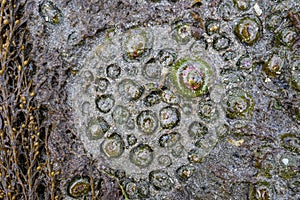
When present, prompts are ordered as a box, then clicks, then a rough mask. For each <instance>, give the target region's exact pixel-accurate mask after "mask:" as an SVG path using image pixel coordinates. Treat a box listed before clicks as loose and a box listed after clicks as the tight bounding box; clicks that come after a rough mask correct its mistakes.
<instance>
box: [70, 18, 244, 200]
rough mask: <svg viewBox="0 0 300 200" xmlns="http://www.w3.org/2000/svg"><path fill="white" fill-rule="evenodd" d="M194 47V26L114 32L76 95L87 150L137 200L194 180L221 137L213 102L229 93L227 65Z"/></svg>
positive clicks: (88, 63) (91, 59)
mask: <svg viewBox="0 0 300 200" xmlns="http://www.w3.org/2000/svg"><path fill="white" fill-rule="evenodd" d="M170 32H171V34H169V33H170ZM158 33H159V34H158ZM108 35H109V36H108ZM119 41H121V42H119ZM196 45H197V41H196V40H195V39H194V38H193V37H192V35H191V26H190V25H189V24H180V25H179V24H176V25H174V26H168V25H166V26H154V27H151V28H145V27H139V28H133V29H130V30H128V31H126V32H125V33H118V32H117V30H113V31H110V32H109V33H108V34H106V36H104V37H103V38H102V39H101V42H100V44H99V45H97V46H95V48H94V50H93V51H92V52H91V53H90V55H89V56H88V57H87V58H86V60H85V66H84V67H83V69H82V70H81V72H80V75H79V76H78V77H77V78H76V79H75V80H74V83H73V86H72V88H71V89H70V94H72V95H71V96H72V98H73V99H72V101H73V105H74V106H75V108H76V110H78V111H79V112H77V115H76V120H78V130H79V131H80V134H81V139H82V141H83V143H84V144H85V148H86V149H87V150H88V152H90V153H91V154H92V155H93V156H94V157H101V158H102V159H104V160H106V161H107V163H109V166H110V167H111V168H113V169H115V170H121V171H124V172H125V174H126V178H125V179H124V178H123V179H124V180H123V179H122V184H123V185H124V188H125V191H126V193H127V194H128V195H129V196H130V197H131V198H139V197H140V198H141V197H144V196H145V195H146V196H149V195H150V193H151V194H152V193H153V192H150V191H152V190H153V191H164V192H170V191H172V190H173V188H174V187H175V186H176V185H180V184H181V181H186V180H188V179H189V177H191V176H192V175H193V172H194V170H195V167H194V166H193V165H194V164H197V163H201V162H202V161H203V160H204V158H205V157H206V156H207V155H208V154H209V152H210V151H211V150H212V148H213V147H214V146H215V145H216V144H217V141H218V136H219V134H223V133H220V131H219V130H218V128H219V127H221V126H223V125H224V124H225V121H224V118H225V112H223V108H222V105H221V104H220V102H215V100H214V99H211V98H210V95H215V96H218V95H219V96H220V95H222V93H224V91H223V89H222V86H221V83H219V81H218V75H217V74H216V70H218V69H217V68H218V67H219V66H218V65H222V59H221V58H220V56H219V55H218V53H217V52H215V53H207V52H205V49H202V50H201V49H199V48H198V47H196ZM200 48H201V47H200ZM195 49H197V50H198V51H202V53H200V54H199V53H197V54H195V53H194V50H195ZM216 87H217V88H218V87H219V89H216V90H215V91H213V89H215V88H216ZM209 91H210V92H209ZM241 112H246V111H244V110H243V111H241ZM140 181H142V183H143V184H142V185H140ZM146 186H147V187H146ZM132 187H137V188H139V187H143V188H144V189H143V192H142V193H140V192H138V191H139V189H136V191H135V192H134V191H133V188H132ZM146 190H149V191H148V192H147V191H146Z"/></svg>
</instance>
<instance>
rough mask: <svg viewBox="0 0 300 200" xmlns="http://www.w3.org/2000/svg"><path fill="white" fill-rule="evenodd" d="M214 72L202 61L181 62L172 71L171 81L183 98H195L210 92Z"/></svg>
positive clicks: (189, 60)
mask: <svg viewBox="0 0 300 200" xmlns="http://www.w3.org/2000/svg"><path fill="white" fill-rule="evenodd" d="M211 77H212V71H211V69H210V67H209V65H208V64H207V63H206V62H204V61H203V60H201V59H182V60H179V61H178V62H177V63H176V64H175V65H174V66H173V67H172V69H171V80H172V82H173V84H174V85H175V86H176V89H177V90H178V92H179V93H180V94H181V96H184V97H188V98H193V97H198V96H201V95H203V94H205V93H206V92H207V91H208V87H209V82H210V78H211Z"/></svg>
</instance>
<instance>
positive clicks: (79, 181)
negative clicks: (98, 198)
mask: <svg viewBox="0 0 300 200" xmlns="http://www.w3.org/2000/svg"><path fill="white" fill-rule="evenodd" d="M90 190H91V185H90V182H89V179H88V178H87V177H82V178H80V177H75V178H73V180H72V181H71V182H70V183H69V186H68V189H67V191H68V194H69V195H70V196H71V197H73V198H80V197H83V196H85V195H87V194H88V193H89V192H90Z"/></svg>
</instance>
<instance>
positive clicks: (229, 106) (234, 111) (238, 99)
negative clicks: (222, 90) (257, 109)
mask: <svg viewBox="0 0 300 200" xmlns="http://www.w3.org/2000/svg"><path fill="white" fill-rule="evenodd" d="M253 111H254V100H253V97H252V96H251V95H250V94H249V93H248V92H246V91H244V90H242V89H240V88H233V89H231V90H230V91H228V96H227V102H226V116H227V117H228V118H230V119H250V118H251V117H252V115H253Z"/></svg>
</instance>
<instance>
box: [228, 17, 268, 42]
mask: <svg viewBox="0 0 300 200" xmlns="http://www.w3.org/2000/svg"><path fill="white" fill-rule="evenodd" d="M261 29H262V26H261V24H260V21H259V20H258V19H257V18H256V17H253V16H246V17H244V18H242V19H241V20H240V21H239V22H238V23H237V25H236V26H235V29H234V32H235V34H236V35H237V37H238V38H239V39H240V41H241V42H243V43H245V44H247V45H253V44H254V43H255V42H257V41H258V40H259V38H260V37H261Z"/></svg>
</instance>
